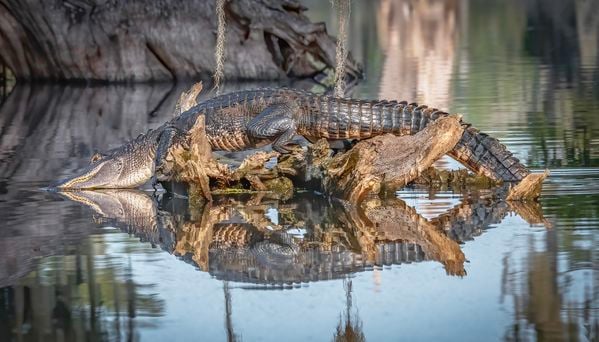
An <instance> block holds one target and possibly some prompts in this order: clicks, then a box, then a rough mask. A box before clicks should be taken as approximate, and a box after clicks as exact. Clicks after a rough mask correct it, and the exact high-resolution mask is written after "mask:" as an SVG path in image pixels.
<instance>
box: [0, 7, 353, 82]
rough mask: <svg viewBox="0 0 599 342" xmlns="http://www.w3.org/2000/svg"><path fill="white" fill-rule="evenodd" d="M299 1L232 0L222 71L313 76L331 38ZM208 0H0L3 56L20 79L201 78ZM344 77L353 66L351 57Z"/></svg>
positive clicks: (206, 60)
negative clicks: (304, 13)
mask: <svg viewBox="0 0 599 342" xmlns="http://www.w3.org/2000/svg"><path fill="white" fill-rule="evenodd" d="M304 10H305V8H303V7H302V6H301V5H300V3H299V1H296V0H229V1H227V2H226V4H225V12H226V21H227V33H226V41H227V44H226V51H225V61H226V62H225V68H224V71H225V77H226V78H230V79H235V78H243V79H280V78H286V77H310V76H314V75H316V74H318V73H320V72H322V71H323V70H324V69H326V68H327V67H331V66H332V65H333V64H334V63H335V41H334V39H333V38H332V37H331V36H329V35H328V34H327V32H326V28H325V26H324V24H322V23H311V22H310V21H309V20H308V18H307V17H306V16H304V15H303V14H302V13H303V11H304ZM215 30H216V16H215V1H203V0H190V1H177V0H165V1H159V2H157V1H150V0H132V1H126V2H120V1H118V2H117V1H113V0H109V1H100V0H63V1H42V0H0V51H2V55H1V56H0V60H1V61H2V62H4V64H6V65H7V66H8V67H9V68H10V69H11V70H12V71H13V72H14V74H15V76H16V77H17V79H19V80H61V81H63V80H85V81H107V82H113V81H117V82H135V81H169V80H180V79H192V78H202V77H207V76H209V75H211V74H212V73H213V71H214V69H215V58H214V49H215V41H216V32H215ZM346 70H347V72H348V74H349V77H358V76H359V75H360V74H361V71H360V68H359V67H358V66H357V65H356V63H354V62H353V61H352V60H351V58H350V60H349V62H348V66H347V69H346Z"/></svg>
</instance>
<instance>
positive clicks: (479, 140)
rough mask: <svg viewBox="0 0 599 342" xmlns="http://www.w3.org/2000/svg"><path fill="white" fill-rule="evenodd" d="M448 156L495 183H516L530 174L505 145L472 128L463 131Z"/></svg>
mask: <svg viewBox="0 0 599 342" xmlns="http://www.w3.org/2000/svg"><path fill="white" fill-rule="evenodd" d="M448 154H449V155H450V156H451V157H452V158H454V159H455V160H457V161H458V162H460V163H461V164H462V165H464V166H466V167H467V168H468V169H470V171H472V172H474V173H477V174H483V175H485V176H487V177H489V178H491V179H493V180H495V181H505V182H517V181H520V180H522V179H523V178H524V177H526V176H527V175H528V174H530V171H529V170H528V169H527V168H526V166H524V165H523V164H522V163H520V161H519V160H518V158H516V157H514V156H513V155H512V153H511V152H510V151H508V150H507V148H506V147H505V145H503V144H501V143H500V142H499V140H497V139H495V138H493V137H491V136H489V135H487V134H485V133H483V132H480V131H479V130H477V129H476V128H474V127H466V128H465V129H464V134H463V135H462V138H461V139H460V141H459V142H458V143H457V145H456V146H455V147H454V148H453V150H451V151H450V152H449V153H448Z"/></svg>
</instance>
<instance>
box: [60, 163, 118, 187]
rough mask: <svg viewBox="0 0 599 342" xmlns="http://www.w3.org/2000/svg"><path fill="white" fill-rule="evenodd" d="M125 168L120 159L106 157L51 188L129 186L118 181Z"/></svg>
mask: <svg viewBox="0 0 599 342" xmlns="http://www.w3.org/2000/svg"><path fill="white" fill-rule="evenodd" d="M122 170H123V165H122V162H121V161H120V160H118V159H112V158H105V159H101V160H98V161H96V162H93V163H91V164H90V165H89V166H88V167H86V168H85V169H83V170H82V171H81V172H80V173H79V174H77V175H75V176H72V177H69V178H66V179H63V180H61V181H58V182H57V183H56V184H53V185H52V186H51V188H56V189H58V190H63V189H107V188H121V187H122V188H127V187H129V186H126V185H127V184H119V183H120V182H119V181H118V180H119V178H120V175H121V172H122Z"/></svg>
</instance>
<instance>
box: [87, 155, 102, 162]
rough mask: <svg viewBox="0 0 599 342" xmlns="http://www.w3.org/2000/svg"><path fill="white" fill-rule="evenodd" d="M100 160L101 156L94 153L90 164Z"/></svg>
mask: <svg viewBox="0 0 599 342" xmlns="http://www.w3.org/2000/svg"><path fill="white" fill-rule="evenodd" d="M100 159H102V155H101V154H100V153H94V155H93V156H92V158H91V159H90V161H89V162H90V163H95V162H97V161H98V160H100Z"/></svg>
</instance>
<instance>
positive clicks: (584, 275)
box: [0, 1, 599, 341]
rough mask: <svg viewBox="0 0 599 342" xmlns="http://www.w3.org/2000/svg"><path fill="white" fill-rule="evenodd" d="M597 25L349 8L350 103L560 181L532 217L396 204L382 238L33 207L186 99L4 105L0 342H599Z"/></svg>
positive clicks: (256, 210)
mask: <svg viewBox="0 0 599 342" xmlns="http://www.w3.org/2000/svg"><path fill="white" fill-rule="evenodd" d="M312 2H314V4H310V3H309V4H308V7H310V8H311V9H313V10H312V11H311V12H309V13H308V14H309V15H310V16H312V17H313V18H314V20H325V21H328V26H329V27H334V26H335V25H334V23H333V22H331V20H330V18H331V17H332V14H331V13H330V11H329V8H328V7H327V5H328V2H322V4H321V3H320V2H316V1H312ZM319 6H320V7H321V8H320V7H319ZM597 10H598V9H597V5H596V4H595V3H593V2H592V1H576V2H574V1H572V2H569V1H565V2H559V4H556V3H548V4H547V5H545V6H538V4H537V3H536V2H533V1H530V2H515V1H514V2H507V3H506V2H499V1H498V2H489V1H469V2H439V3H436V2H422V3H413V2H403V1H378V2H375V3H374V5H373V4H372V3H370V2H355V4H354V8H352V19H351V21H350V33H351V34H350V42H349V43H350V49H351V51H352V52H353V53H354V55H355V56H356V58H357V59H358V60H362V61H364V64H365V65H364V66H365V70H366V73H367V76H368V78H367V79H366V80H365V81H364V82H362V83H360V84H359V85H358V86H357V87H355V88H354V89H353V93H352V96H354V97H363V98H391V99H399V100H402V99H408V100H414V101H418V102H419V103H426V104H430V105H434V106H435V107H439V108H447V109H449V111H451V112H459V113H463V115H464V119H465V120H466V121H468V122H471V123H473V124H474V125H475V126H476V127H478V128H480V129H481V130H483V131H485V132H487V133H489V134H491V135H493V136H495V137H497V138H499V139H500V140H501V141H502V142H504V143H505V144H506V145H507V146H508V148H509V149H510V150H512V151H513V152H514V153H515V154H516V156H517V157H519V158H520V159H521V160H522V161H523V162H524V163H525V164H527V165H529V166H530V167H531V168H532V169H534V170H537V171H540V170H542V169H545V168H548V169H549V170H550V171H551V176H550V177H549V178H548V179H547V181H546V182H545V186H544V189H543V193H542V197H541V200H540V203H539V204H538V205H526V206H524V205H514V204H510V203H505V202H502V201H493V200H489V199H488V191H487V190H480V189H478V190H477V189H438V190H431V189H423V188H414V187H410V188H406V189H402V190H401V191H398V193H397V197H398V199H400V200H401V201H399V200H398V201H397V202H395V203H391V204H389V206H390V207H392V211H393V213H394V215H397V217H398V220H397V225H396V226H393V227H385V230H381V229H377V227H372V226H371V225H369V224H368V222H366V221H364V220H363V219H362V218H361V216H360V214H359V213H356V212H353V211H352V210H350V209H348V208H344V207H343V206H342V205H340V204H339V203H337V202H335V201H330V200H327V199H324V198H321V197H319V196H317V195H315V194H313V193H311V192H302V193H298V194H297V195H296V196H294V198H292V199H291V200H288V201H276V200H270V199H267V198H259V197H233V198H219V199H217V201H216V202H215V203H214V204H213V205H212V206H203V207H202V206H192V207H191V208H190V206H189V205H188V203H187V202H185V201H183V200H180V199H169V198H165V197H164V196H162V197H160V198H158V199H155V198H154V197H153V196H152V193H151V192H149V191H143V190H142V191H104V192H81V193H74V194H71V196H60V195H57V194H51V193H47V192H44V191H41V190H40V189H41V188H42V187H44V186H47V185H48V184H49V183H50V182H51V181H52V180H55V179H57V178H60V177H62V176H65V175H69V174H72V172H73V171H74V170H76V169H77V168H80V167H81V166H83V165H85V163H86V162H87V161H88V159H89V157H90V156H91V155H92V154H93V152H94V151H95V150H96V149H98V150H105V149H108V148H112V147H116V146H119V145H120V144H121V143H123V142H124V141H126V140H128V139H131V138H134V137H135V136H137V135H138V134H139V133H140V132H144V131H145V130H146V129H148V128H151V127H156V126H158V125H160V124H161V123H162V122H164V121H165V120H167V119H168V118H169V116H170V115H171V114H170V113H172V109H173V108H174V105H175V101H176V99H177V98H178V96H179V94H180V92H181V91H182V90H184V89H185V88H186V86H187V85H183V84H181V85H175V86H171V85H155V86H150V85H137V86H131V87H127V86H109V87H86V88H85V87H60V86H25V85H19V86H17V87H15V88H14V89H13V91H12V93H11V95H10V96H9V97H8V98H6V99H5V100H4V102H3V104H2V106H1V107H0V220H1V221H2V227H1V228H0V341H33V340H35V341H52V340H56V341H62V340H92V341H93V340H109V341H114V340H142V341H147V340H148V341H149V340H151V341H154V340H159V341H160V340H225V339H228V340H238V339H239V340H241V339H243V340H247V341H253V340H273V341H278V340H297V341H303V340H331V339H335V338H338V339H342V338H346V339H351V338H353V340H363V339H366V340H397V339H407V340H430V339H444V340H473V341H480V340H500V339H505V340H515V339H526V340H531V339H570V340H592V339H595V340H596V339H597V338H598V335H599V118H598V115H599V90H598V89H599V52H598V51H599V50H598V48H597V44H598V42H599V20H597V18H596V16H593V15H592V13H593V12H595V13H596V12H597ZM327 11H329V12H327ZM332 31H333V32H334V30H332ZM264 85H265V84H259V85H258V84H246V83H244V84H236V83H230V82H229V83H228V84H227V87H228V89H226V90H225V91H229V90H236V89H242V88H251V87H255V86H264ZM268 85H270V86H277V85H278V84H268ZM440 165H441V166H443V165H445V166H450V167H453V166H456V165H455V163H453V162H451V161H449V160H445V159H444V160H443V161H442V162H441V163H440ZM379 228H380V227H379Z"/></svg>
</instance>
